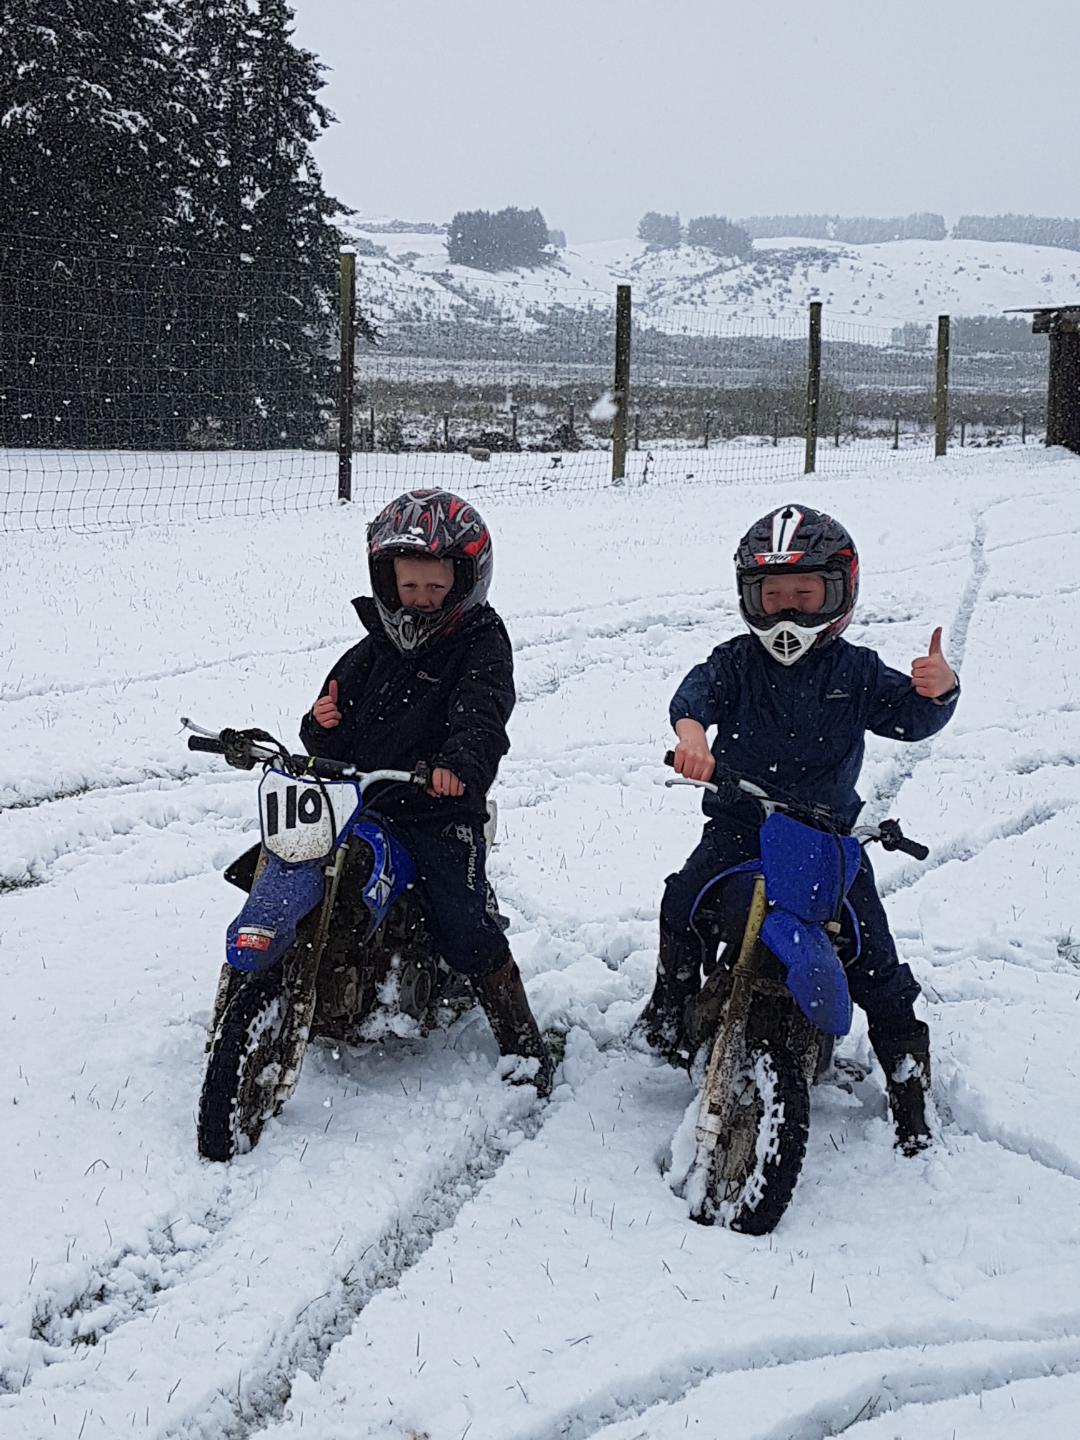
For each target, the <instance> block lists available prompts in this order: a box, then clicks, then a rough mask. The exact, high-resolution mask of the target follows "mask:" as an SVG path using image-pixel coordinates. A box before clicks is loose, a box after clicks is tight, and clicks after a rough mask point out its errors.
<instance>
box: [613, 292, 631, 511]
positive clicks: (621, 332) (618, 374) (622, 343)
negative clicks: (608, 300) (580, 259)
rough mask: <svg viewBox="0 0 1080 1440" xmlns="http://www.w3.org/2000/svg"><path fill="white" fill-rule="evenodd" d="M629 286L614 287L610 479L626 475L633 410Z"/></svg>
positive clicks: (618, 478) (620, 478) (614, 479)
mask: <svg viewBox="0 0 1080 1440" xmlns="http://www.w3.org/2000/svg"><path fill="white" fill-rule="evenodd" d="M631 314H632V312H631V299H630V286H629V285H617V286H616V287H615V384H614V388H613V390H612V396H613V398H614V401H615V417H614V423H613V424H612V427H611V479H612V483H613V484H617V483H618V482H619V481H620V480H625V478H626V422H627V418H628V416H629V412H630V327H631ZM634 449H635V450H636V449H637V421H636V420H635V422H634Z"/></svg>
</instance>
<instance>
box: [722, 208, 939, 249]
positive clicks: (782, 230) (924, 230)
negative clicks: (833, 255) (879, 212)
mask: <svg viewBox="0 0 1080 1440" xmlns="http://www.w3.org/2000/svg"><path fill="white" fill-rule="evenodd" d="M739 224H740V225H742V226H743V228H744V229H745V230H747V231H748V232H749V233H750V235H751V236H752V237H753V238H754V239H755V240H765V239H769V238H770V237H774V236H782V235H797V236H799V238H800V239H807V240H839V241H842V242H843V243H844V244H847V245H880V244H884V243H885V242H886V241H888V240H944V239H945V236H946V235H947V234H948V231H947V229H946V227H945V220H944V217H943V216H941V215H934V214H931V213H930V212H929V211H925V212H920V213H918V214H914V215H900V216H894V217H892V218H889V219H878V218H876V217H875V216H872V215H847V216H845V215H750V216H748V217H747V218H746V219H745V220H740V221H739Z"/></svg>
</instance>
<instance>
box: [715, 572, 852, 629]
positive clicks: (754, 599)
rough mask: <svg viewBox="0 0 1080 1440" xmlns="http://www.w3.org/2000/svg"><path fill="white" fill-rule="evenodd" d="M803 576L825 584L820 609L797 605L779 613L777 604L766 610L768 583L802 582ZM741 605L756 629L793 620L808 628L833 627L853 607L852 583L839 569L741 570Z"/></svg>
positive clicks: (744, 613) (747, 618)
mask: <svg viewBox="0 0 1080 1440" xmlns="http://www.w3.org/2000/svg"><path fill="white" fill-rule="evenodd" d="M803 575H816V576H818V578H819V579H821V580H823V581H824V583H825V598H824V600H823V602H822V605H821V608H820V609H818V610H811V611H807V610H800V609H799V608H798V607H797V606H791V607H790V608H783V609H780V610H777V609H776V608H775V605H772V606H770V609H768V610H766V608H765V602H764V599H763V596H762V591H763V589H764V587H765V583H766V581H768V580H776V579H779V578H785V579H786V578H790V579H798V578H799V577H800V576H803ZM738 578H739V603H740V606H741V607H742V612H743V615H744V616H745V617H746V620H747V622H748V623H749V624H750V625H752V626H753V627H754V629H755V630H764V629H768V628H770V627H772V626H773V625H776V624H777V623H778V622H779V621H780V620H791V621H794V622H796V623H799V624H802V625H804V626H807V627H815V628H817V627H820V626H823V625H829V624H831V622H832V621H834V620H838V619H839V618H840V617H841V616H842V615H844V614H846V613H847V611H848V610H849V609H850V608H851V599H850V596H849V592H848V581H847V577H846V575H845V574H844V572H843V570H841V569H839V568H838V567H835V566H829V567H824V568H821V569H810V567H809V566H808V567H807V568H806V569H801V568H800V569H795V568H787V567H784V568H781V567H780V566H772V567H767V566H762V567H761V568H760V569H754V570H740V571H739V577H738Z"/></svg>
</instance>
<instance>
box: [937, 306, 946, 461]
mask: <svg viewBox="0 0 1080 1440" xmlns="http://www.w3.org/2000/svg"><path fill="white" fill-rule="evenodd" d="M948 448H949V317H948V315H939V316H938V321H937V375H936V378H935V383H934V459H935V460H938V459H940V458H941V456H942V455H944V454H945V453H946V451H947V450H948Z"/></svg>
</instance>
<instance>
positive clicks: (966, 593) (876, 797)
mask: <svg viewBox="0 0 1080 1440" xmlns="http://www.w3.org/2000/svg"><path fill="white" fill-rule="evenodd" d="M1005 503H1006V502H1005V501H1004V500H997V501H994V502H992V504H990V505H988V506H987V507H986V509H985V510H983V511H982V512H981V513H979V514H976V516H975V529H974V533H973V534H972V537H971V543H970V546H969V556H970V560H971V573H970V574H969V576H968V580H967V584H966V585H965V586H964V589H963V592H962V594H961V596H960V599H959V602H958V603H957V607H956V613H955V615H954V616H953V623H952V625H951V626H950V627H949V649H950V650H951V651H952V654H953V657H954V658H955V660H956V668H957V670H958V671H960V670H961V669H962V668H963V664H964V655H965V654H966V652H967V641H968V631H969V630H970V628H971V620H972V616H973V615H974V614H975V609H976V606H977V605H978V603H979V596H980V594H981V592H982V588H983V585H984V584H985V583H986V577H987V574H988V573H989V565H988V564H987V560H986V515H987V514H988V512H989V511H990V510H991V509H993V507H994V505H1003V504H1005ZM932 754H933V740H921V741H919V742H918V743H916V744H914V745H909V746H905V747H904V753H903V754H902V755H901V756H898V757H897V758H896V759H895V760H894V761H893V762H892V764H891V765H890V766H889V767H888V769H887V770H886V773H885V775H884V777H883V778H882V779H881V780H879V781H878V782H877V784H876V785H875V786H874V789H873V791H872V792H871V794H870V796H869V797H868V808H869V809H870V810H871V811H872V812H873V813H875V814H882V815H884V814H887V813H888V811H889V809H890V808H891V807H892V805H893V802H894V801H895V800H896V797H897V796H898V795H899V793H900V791H901V790H902V789H903V787H904V785H905V784H906V783H907V782H908V781H909V780H910V779H911V778H912V776H913V775H914V773H915V771H916V770H917V769H918V767H919V766H920V765H921V764H923V762H924V761H926V760H928V759H929V758H930V756H931V755H932Z"/></svg>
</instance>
